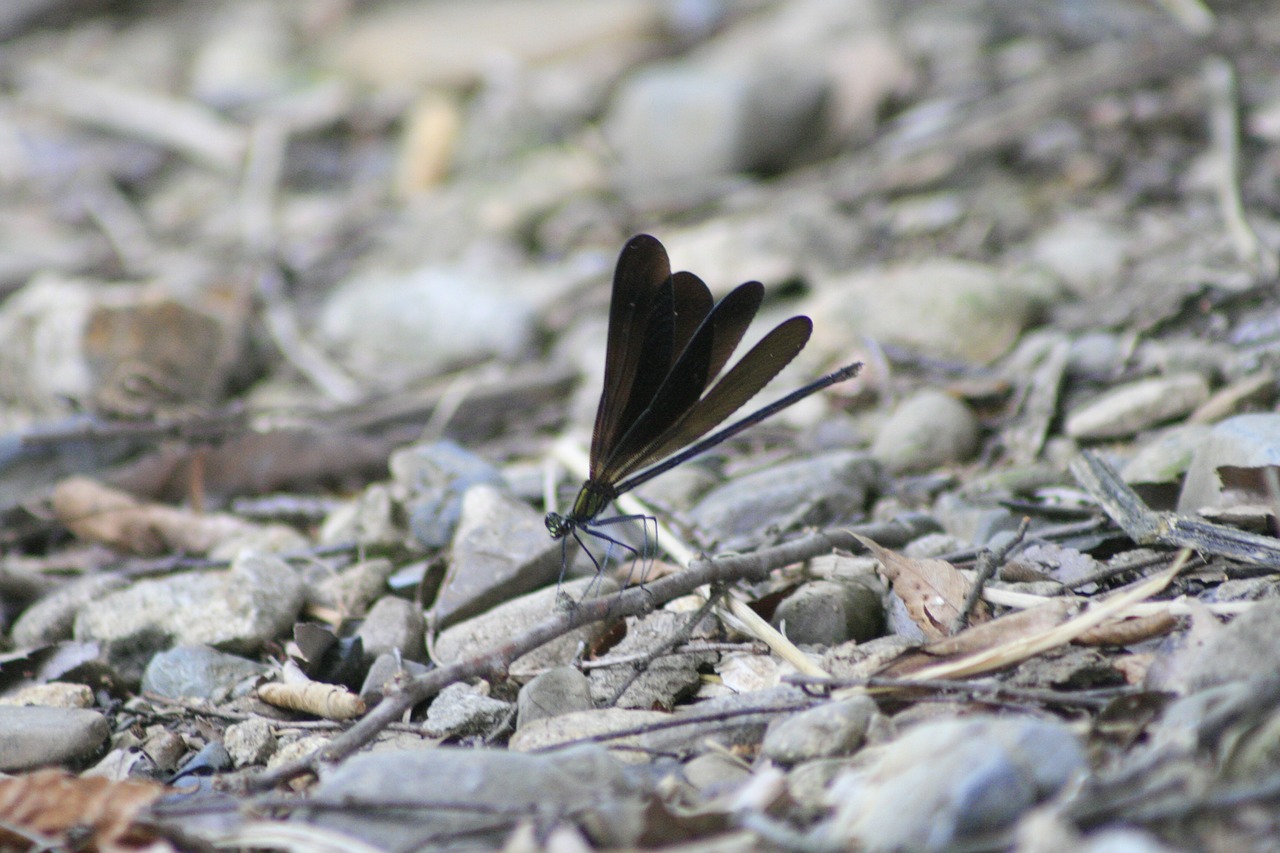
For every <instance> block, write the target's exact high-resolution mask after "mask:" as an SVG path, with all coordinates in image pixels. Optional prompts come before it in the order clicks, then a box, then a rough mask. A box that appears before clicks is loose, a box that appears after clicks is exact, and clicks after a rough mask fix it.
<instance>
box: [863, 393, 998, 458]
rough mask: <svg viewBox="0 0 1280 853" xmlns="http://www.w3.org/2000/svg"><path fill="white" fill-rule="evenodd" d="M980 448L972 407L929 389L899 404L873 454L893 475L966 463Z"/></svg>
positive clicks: (882, 428)
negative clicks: (954, 463) (970, 409)
mask: <svg viewBox="0 0 1280 853" xmlns="http://www.w3.org/2000/svg"><path fill="white" fill-rule="evenodd" d="M977 447H978V420H977V418H975V417H974V415H973V413H972V412H971V411H969V407H968V406H966V405H965V404H964V403H962V402H960V401H959V400H957V399H956V398H954V397H952V396H951V395H949V394H944V393H942V392H941V391H935V390H931V389H930V390H925V391H920V392H918V393H917V394H915V395H913V396H911V397H908V398H907V399H906V400H904V401H903V402H902V403H901V404H899V406H898V408H897V409H896V410H894V413H893V414H892V415H890V416H889V419H888V420H886V421H885V422H884V424H882V425H881V427H880V430H879V432H878V433H877V435H876V438H875V441H874V442H873V443H872V445H871V455H872V456H873V457H875V458H876V459H877V460H879V461H880V462H881V463H882V464H883V465H884V466H885V468H886V469H887V470H889V471H891V472H894V473H906V472H921V471H928V470H930V469H932V468H936V467H938V466H939V465H946V464H948V463H952V462H961V461H964V460H965V459H968V458H969V457H970V456H972V455H973V453H974V451H975V450H977Z"/></svg>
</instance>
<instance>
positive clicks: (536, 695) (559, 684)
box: [516, 666, 595, 729]
mask: <svg viewBox="0 0 1280 853" xmlns="http://www.w3.org/2000/svg"><path fill="white" fill-rule="evenodd" d="M594 707H595V703H594V702H593V701H592V699H591V683H590V682H589V681H588V680H587V677H586V676H585V675H583V674H582V673H581V672H580V671H579V670H578V669H576V668H574V667H572V666H556V667H552V668H551V669H549V670H547V671H546V672H544V673H542V674H541V675H539V676H538V677H537V678H535V679H533V680H532V681H530V682H529V683H528V684H526V685H525V686H524V687H522V688H520V695H519V696H518V697H517V698H516V708H517V716H516V728H517V729H520V728H523V727H524V726H525V725H527V724H528V723H532V722H533V721H534V720H541V719H544V718H546V717H556V716H559V715H560V714H568V713H572V712H574V711H589V710H591V709H592V708H594Z"/></svg>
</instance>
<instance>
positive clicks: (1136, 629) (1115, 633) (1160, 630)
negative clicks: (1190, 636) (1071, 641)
mask: <svg viewBox="0 0 1280 853" xmlns="http://www.w3.org/2000/svg"><path fill="white" fill-rule="evenodd" d="M1177 625H1178V617H1177V616H1174V615H1173V614H1171V613H1152V614H1150V615H1148V616H1134V617H1131V618H1129V619H1113V620H1112V621H1110V622H1103V623H1102V624H1101V625H1099V626H1098V627H1096V628H1090V629H1089V630H1088V631H1085V632H1084V633H1083V634H1081V635H1080V636H1079V637H1076V642H1077V643H1080V644H1081V645H1085V646H1132V645H1134V644H1135V643H1141V642H1142V641H1143V640H1150V639H1151V638H1152V637H1159V636H1161V635H1162V634H1167V633H1169V632H1170V631H1172V630H1173V629H1174V628H1175V627H1177Z"/></svg>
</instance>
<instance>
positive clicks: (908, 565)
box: [856, 536, 991, 641]
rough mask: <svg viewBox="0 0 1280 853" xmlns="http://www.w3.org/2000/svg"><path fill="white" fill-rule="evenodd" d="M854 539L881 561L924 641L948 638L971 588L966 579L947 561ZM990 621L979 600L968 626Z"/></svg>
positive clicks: (860, 538) (859, 538)
mask: <svg viewBox="0 0 1280 853" xmlns="http://www.w3.org/2000/svg"><path fill="white" fill-rule="evenodd" d="M856 538H857V540H858V541H859V542H861V543H862V544H863V545H865V546H867V550H869V551H870V552H871V554H872V556H874V557H875V558H876V559H877V560H879V561H880V565H881V566H882V567H883V568H884V573H885V576H886V577H888V578H889V581H890V583H892V584H893V591H894V592H895V593H896V594H897V596H898V597H899V598H901V599H902V603H903V604H905V605H906V607H907V613H908V614H910V616H911V619H912V621H914V622H915V623H916V624H917V625H919V626H920V630H922V631H923V632H924V635H925V638H926V639H928V640H931V641H932V640H941V639H943V638H944V637H946V636H948V631H949V630H950V626H951V625H953V624H954V623H955V621H956V617H957V616H959V615H960V610H961V608H963V607H964V600H965V597H966V596H967V595H968V594H969V589H970V588H971V587H972V584H971V583H970V582H969V580H968V578H966V577H965V576H964V575H962V574H961V573H960V571H959V570H958V569H956V567H955V566H953V565H951V564H950V563H948V562H947V561H946V560H934V559H919V558H915V557H907V556H905V555H903V554H899V553H898V552H897V551H891V550H889V549H888V548H882V547H881V546H880V545H878V544H877V543H875V542H873V541H872V540H870V539H868V538H866V537H865V536H858V537H856ZM990 618H991V612H990V610H988V609H987V606H986V605H985V604H984V603H983V602H981V601H980V602H978V606H977V607H975V608H974V609H973V612H972V613H971V614H970V616H969V624H970V625H977V624H979V623H981V622H985V621H987V620H988V619H990Z"/></svg>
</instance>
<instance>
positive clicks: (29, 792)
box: [0, 770, 172, 853]
mask: <svg viewBox="0 0 1280 853" xmlns="http://www.w3.org/2000/svg"><path fill="white" fill-rule="evenodd" d="M166 790H167V789H166V788H165V787H164V786H162V785H157V784H155V783H152V782H140V781H137V780H132V779H131V780H128V781H124V782H113V781H111V780H110V779H104V778H101V777H82V778H77V777H75V776H71V775H69V774H67V773H65V772H63V771H61V770H37V771H35V772H34V773H29V774H27V775H25V776H15V777H13V778H10V779H4V780H0V825H2V826H5V827H14V828H15V829H18V830H21V831H23V832H27V833H35V834H38V835H40V836H43V837H44V838H46V839H47V840H51V841H52V842H53V843H54V844H56V845H58V846H60V847H63V846H65V847H68V848H71V847H74V848H75V849H78V850H98V851H101V853H116V851H138V850H143V849H146V850H151V851H162V850H163V851H169V850H172V847H170V846H169V844H168V843H167V842H164V841H162V840H158V839H156V838H155V836H154V835H152V834H150V832H149V831H147V830H146V829H144V828H141V827H138V826H135V825H134V820H135V819H136V817H137V815H138V813H139V812H140V811H141V810H142V809H143V808H145V807H146V806H148V805H150V804H151V803H152V802H154V801H155V800H156V799H158V798H159V797H160V796H161V795H163V794H164V793H165V791H166ZM86 827H90V828H92V830H93V835H92V837H90V838H84V837H82V836H81V835H80V833H83V832H84V830H85V828H86ZM72 832H74V833H76V836H75V838H74V839H72V838H70V837H68V835H69V833H72ZM13 841H14V839H13V838H12V836H11V835H10V833H8V832H6V831H4V830H0V847H3V848H4V849H9V845H10V844H11V843H13ZM29 846H30V843H29V841H26V840H24V841H21V842H19V847H18V848H17V849H26V848H27V847H29Z"/></svg>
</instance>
